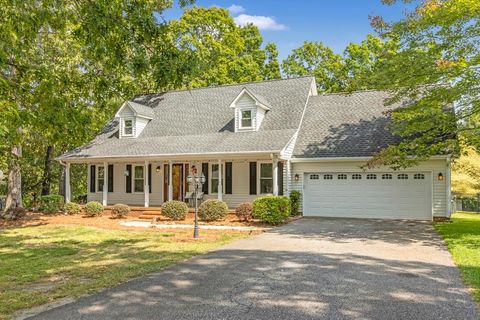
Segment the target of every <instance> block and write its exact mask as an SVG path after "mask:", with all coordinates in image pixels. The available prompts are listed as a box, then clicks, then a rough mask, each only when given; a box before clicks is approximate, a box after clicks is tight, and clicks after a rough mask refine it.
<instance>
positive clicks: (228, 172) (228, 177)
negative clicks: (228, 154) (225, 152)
mask: <svg viewBox="0 0 480 320" xmlns="http://www.w3.org/2000/svg"><path fill="white" fill-rule="evenodd" d="M225 194H232V163H231V162H225Z"/></svg>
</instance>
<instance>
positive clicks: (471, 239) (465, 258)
mask: <svg viewBox="0 0 480 320" xmlns="http://www.w3.org/2000/svg"><path fill="white" fill-rule="evenodd" d="M435 228H436V229H437V231H438V232H439V233H440V234H441V235H442V236H443V238H444V239H445V242H446V243H447V246H448V250H449V251H450V252H451V254H452V256H453V260H454V261H455V264H456V265H457V266H458V267H459V268H460V270H461V273H462V277H463V279H464V281H465V283H466V284H468V285H469V286H470V287H471V288H472V291H473V292H472V293H473V296H474V298H475V300H476V301H477V302H478V303H480V214H478V213H473V212H457V213H455V214H454V215H453V217H452V222H451V223H448V222H447V223H436V224H435Z"/></svg>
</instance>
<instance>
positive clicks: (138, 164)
mask: <svg viewBox="0 0 480 320" xmlns="http://www.w3.org/2000/svg"><path fill="white" fill-rule="evenodd" d="M136 167H140V168H142V171H143V172H142V173H143V174H142V176H143V178H142V179H143V191H136V190H135V180H140V178H138V179H136V178H135V168H136ZM145 176H146V175H145V166H144V164H141V163H136V164H135V163H132V177H131V179H132V194H143V193H145V180H146V178H145Z"/></svg>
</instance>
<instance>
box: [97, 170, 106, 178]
mask: <svg viewBox="0 0 480 320" xmlns="http://www.w3.org/2000/svg"><path fill="white" fill-rule="evenodd" d="M104 176H105V169H104V168H103V167H98V179H103V177H104Z"/></svg>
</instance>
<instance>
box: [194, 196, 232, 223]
mask: <svg viewBox="0 0 480 320" xmlns="http://www.w3.org/2000/svg"><path fill="white" fill-rule="evenodd" d="M227 214H228V206H227V204H226V203H225V202H223V201H221V200H217V199H208V200H205V201H204V202H202V204H201V205H200V207H199V208H198V217H199V218H200V220H202V221H215V220H222V219H224V218H225V217H226V216H227Z"/></svg>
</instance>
